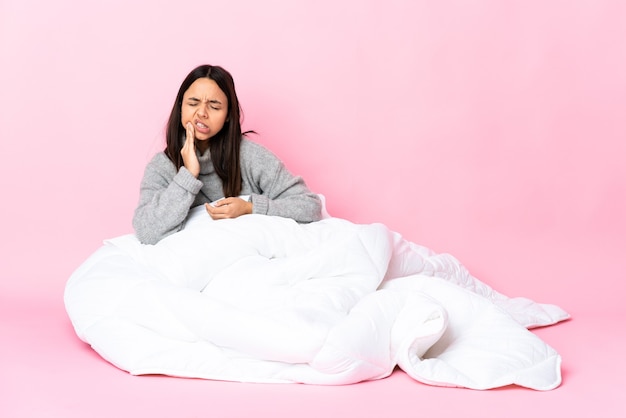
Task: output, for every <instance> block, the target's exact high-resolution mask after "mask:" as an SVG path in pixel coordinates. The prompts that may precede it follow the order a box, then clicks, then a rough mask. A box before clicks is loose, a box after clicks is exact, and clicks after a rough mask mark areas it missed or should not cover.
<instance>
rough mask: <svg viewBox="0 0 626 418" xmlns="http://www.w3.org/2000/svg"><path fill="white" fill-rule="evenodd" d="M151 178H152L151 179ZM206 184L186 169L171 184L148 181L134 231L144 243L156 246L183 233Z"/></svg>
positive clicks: (135, 217)
mask: <svg viewBox="0 0 626 418" xmlns="http://www.w3.org/2000/svg"><path fill="white" fill-rule="evenodd" d="M147 177H149V176H147ZM201 187H202V183H201V182H200V181H199V180H198V179H196V178H195V177H194V176H193V175H191V174H190V173H189V172H188V171H187V170H186V169H185V168H184V167H183V168H181V170H180V171H179V172H178V174H176V175H175V176H174V178H173V179H172V181H171V182H170V183H169V184H164V183H163V182H161V181H154V179H152V178H144V181H143V182H142V186H141V191H140V199H139V205H138V206H137V209H136V210H135V215H134V217H133V227H134V228H135V234H136V235H137V238H138V239H139V241H140V242H142V243H144V244H156V243H157V242H159V241H160V240H161V239H163V238H165V237H166V236H168V235H170V234H173V233H174V232H177V231H180V230H181V229H182V227H183V224H184V221H185V218H186V217H187V215H188V213H189V208H190V207H191V205H192V204H193V201H194V200H195V197H196V195H197V194H198V191H199V190H200V188H201Z"/></svg>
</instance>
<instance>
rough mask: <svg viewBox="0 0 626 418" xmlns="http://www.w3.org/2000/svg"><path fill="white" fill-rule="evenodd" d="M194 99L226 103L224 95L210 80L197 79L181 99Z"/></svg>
mask: <svg viewBox="0 0 626 418" xmlns="http://www.w3.org/2000/svg"><path fill="white" fill-rule="evenodd" d="M190 97H195V98H196V99H200V100H203V101H205V100H219V101H221V102H225V101H226V99H227V98H226V94H224V92H223V91H222V89H220V88H219V86H218V85H217V83H216V82H215V81H213V80H211V79H210V78H199V79H197V80H196V81H194V82H193V83H192V84H191V86H189V88H188V89H187V91H185V94H183V98H185V99H187V98H190Z"/></svg>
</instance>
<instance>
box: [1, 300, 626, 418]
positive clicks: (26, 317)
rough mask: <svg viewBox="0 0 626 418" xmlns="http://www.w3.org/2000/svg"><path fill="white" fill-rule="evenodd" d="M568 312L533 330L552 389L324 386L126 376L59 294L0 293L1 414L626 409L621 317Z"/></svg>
mask: <svg viewBox="0 0 626 418" xmlns="http://www.w3.org/2000/svg"><path fill="white" fill-rule="evenodd" d="M570 311H571V310H570ZM571 313H572V316H573V319H572V320H570V321H568V322H565V323H562V324H559V325H556V326H552V327H547V328H543V329H538V330H536V331H535V332H536V333H537V334H538V335H539V336H540V337H541V338H543V339H544V340H545V341H546V342H548V343H549V344H550V345H552V346H553V347H554V348H556V349H557V350H558V351H559V352H560V353H561V355H562V357H563V384H562V385H561V387H559V388H557V389H555V390H553V391H550V392H537V391H533V390H529V389H523V388H518V387H506V388H502V389H497V390H490V391H474V390H467V389H456V388H437V387H430V386H427V385H424V384H421V383H418V382H416V381H413V380H412V379H410V378H409V377H408V376H407V375H406V374H404V372H402V371H400V370H396V371H395V372H394V373H393V374H392V375H391V376H390V377H389V378H387V379H384V380H380V381H374V382H363V383H359V384H355V385H350V386H331V387H326V386H307V385H272V384H247V383H234V382H217V381H204V380H195V379H179V378H171V377H164V376H142V377H137V376H131V375H129V374H127V373H125V372H123V371H121V370H119V369H117V368H115V367H114V366H112V365H110V364H109V363H107V362H106V361H104V360H103V359H101V358H100V357H99V356H98V355H97V354H96V353H95V352H93V351H92V350H91V348H90V347H89V346H87V345H86V344H84V343H83V342H81V341H80V340H79V339H78V338H77V337H76V335H75V334H74V331H73V329H72V326H71V324H70V322H69V319H68V318H67V316H66V314H65V310H64V306H63V302H62V295H61V294H56V295H53V296H50V297H49V298H41V297H36V296H33V295H17V294H14V295H11V294H3V295H0V318H1V322H0V338H1V341H2V343H1V344H0V359H1V360H0V361H1V372H0V417H11V418H12V417H64V418H71V417H127V416H146V417H147V416H149V417H174V416H176V417H204V416H212V417H250V416H264V417H265V416H271V417H292V416H293V417H295V416H297V417H348V416H349V417H374V416H393V417H405V416H406V417H409V416H410V417H417V416H445V417H447V416H463V417H509V418H515V417H530V416H532V417H548V416H553V417H574V416H576V417H578V416H580V417H594V418H595V417H598V418H603V417H623V416H626V404H625V402H624V401H623V391H624V389H625V388H626V384H625V383H624V377H625V376H626V373H625V372H626V366H625V363H626V362H624V361H623V356H624V353H625V352H626V333H625V332H624V330H625V328H626V327H624V325H623V322H622V319H621V317H617V315H615V316H613V317H611V315H608V314H602V313H593V314H589V313H586V312H576V311H573V312H572V311H571ZM424 414H426V415H424Z"/></svg>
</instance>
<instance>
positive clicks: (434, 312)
mask: <svg viewBox="0 0 626 418" xmlns="http://www.w3.org/2000/svg"><path fill="white" fill-rule="evenodd" d="M65 303H66V308H67V312H68V314H69V316H70V319H71V320H72V323H73V325H74V328H75V330H76V332H77V335H78V336H79V337H80V338H81V339H82V340H83V341H85V342H87V343H89V344H91V346H92V347H93V348H94V349H95V350H96V351H97V352H98V353H99V354H100V355H101V356H102V357H104V358H105V359H106V360H108V361H110V362H111V363H113V364H114V365H116V366H117V367H119V368H121V369H123V370H126V371H128V372H130V373H132V374H166V375H172V376H181V377H197V378H206V379H219V380H232V381H248V382H281V383H287V382H294V383H311V384H349V383H356V382H360V381H364V380H371V379H380V378H384V377H386V376H388V375H389V374H390V373H391V372H392V371H393V370H394V368H395V367H396V366H399V367H400V368H402V369H403V370H404V371H405V372H406V373H407V374H409V375H410V376H411V377H413V378H414V379H416V380H418V381H420V382H423V383H427V384H432V385H440V386H461V387H467V388H474V389H489V388H494V387H499V386H504V385H510V384H517V385H520V386H525V387H529V388H533V389H538V390H549V389H553V388H555V387H557V386H558V385H559V384H560V381H561V375H560V361H561V360H560V357H559V355H558V354H557V353H556V352H555V351H554V350H553V349H552V348H551V347H549V346H548V345H547V344H545V343H544V342H543V341H541V340H540V339H539V338H537V337H536V336H535V335H534V334H532V333H531V332H530V331H528V330H527V328H530V327H534V326H543V325H549V324H553V323H556V322H559V321H561V320H564V319H566V318H568V315H567V313H566V312H564V311H563V310H561V309H560V308H558V307H557V306H554V305H541V304H537V303H535V302H533V301H531V300H529V299H525V298H508V297H506V296H504V295H502V294H500V293H498V292H496V291H495V290H493V289H492V288H490V287H489V286H487V285H486V284H484V283H482V282H480V281H479V280H477V279H475V278H474V277H472V276H471V275H470V274H469V272H467V270H466V269H465V268H464V267H463V266H462V265H461V264H460V263H459V262H458V261H457V260H456V259H455V258H454V257H452V256H450V255H447V254H435V253H434V252H433V251H431V250H430V249H428V248H426V247H422V246H419V245H417V244H414V243H411V242H408V241H406V240H404V239H403V238H402V237H401V236H400V235H399V234H397V233H395V232H393V231H390V230H389V229H387V228H386V227H385V226H384V225H381V224H372V225H356V224H353V223H350V222H348V221H345V220H341V219H337V218H329V219H325V220H323V221H320V222H315V223H312V224H308V225H299V224H297V223H295V222H294V221H292V220H289V219H284V218H277V217H269V216H258V215H248V216H244V217H240V218H237V219H233V220H223V221H212V220H211V218H210V217H209V216H208V215H207V214H206V213H205V212H204V211H203V210H202V211H201V210H194V211H192V213H191V215H190V218H189V220H188V221H187V225H186V228H185V229H184V230H183V231H181V232H179V233H177V234H174V235H171V236H169V237H167V238H165V239H164V240H162V241H161V242H160V243H159V244H157V245H154V246H147V245H142V244H140V243H139V242H138V241H137V239H136V238H135V237H134V235H125V236H121V237H118V238H115V239H112V240H108V241H106V242H105V244H104V245H103V246H102V247H101V248H100V249H98V250H97V251H96V252H95V253H94V254H92V255H91V256H90V257H89V258H88V259H87V260H86V261H85V262H84V263H83V264H82V265H81V266H80V267H79V268H78V269H77V270H76V271H75V272H74V274H73V275H72V276H71V277H70V279H69V280H68V283H67V286H66V292H65Z"/></svg>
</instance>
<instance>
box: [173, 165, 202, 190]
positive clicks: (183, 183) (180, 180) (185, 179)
mask: <svg viewBox="0 0 626 418" xmlns="http://www.w3.org/2000/svg"><path fill="white" fill-rule="evenodd" d="M174 182H175V183H176V184H178V185H179V186H180V187H182V188H183V189H185V190H187V191H188V192H189V193H192V194H194V195H196V194H198V192H199V191H200V189H202V182H201V181H200V180H198V179H197V178H195V177H194V175H193V174H191V173H190V172H189V170H187V169H186V168H185V167H184V166H183V167H181V168H180V170H178V173H176V175H175V176H174Z"/></svg>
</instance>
